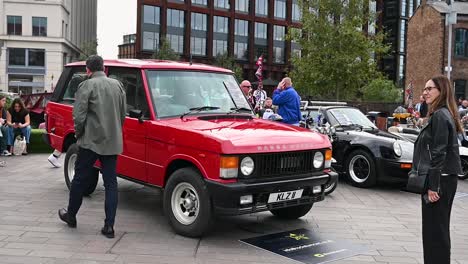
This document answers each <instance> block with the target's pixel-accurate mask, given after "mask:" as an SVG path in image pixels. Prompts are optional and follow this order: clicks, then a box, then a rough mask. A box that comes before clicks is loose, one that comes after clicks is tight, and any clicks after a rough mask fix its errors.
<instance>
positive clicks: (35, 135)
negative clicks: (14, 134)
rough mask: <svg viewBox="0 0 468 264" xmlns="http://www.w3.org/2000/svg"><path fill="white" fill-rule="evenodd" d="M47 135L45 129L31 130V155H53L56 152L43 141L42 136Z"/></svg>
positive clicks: (29, 149) (29, 148)
mask: <svg viewBox="0 0 468 264" xmlns="http://www.w3.org/2000/svg"><path fill="white" fill-rule="evenodd" d="M44 133H46V131H45V130H43V129H31V137H30V138H29V142H30V144H29V147H28V152H29V153H51V152H52V151H54V150H53V149H52V148H51V147H50V146H49V145H47V144H46V143H45V142H44V140H43V139H42V135H43V134H44Z"/></svg>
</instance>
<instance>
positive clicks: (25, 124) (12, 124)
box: [7, 98, 31, 155]
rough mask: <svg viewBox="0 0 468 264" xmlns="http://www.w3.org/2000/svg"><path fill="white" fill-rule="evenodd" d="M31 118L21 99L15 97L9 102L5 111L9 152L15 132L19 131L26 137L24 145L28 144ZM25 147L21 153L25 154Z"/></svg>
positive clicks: (11, 148) (11, 150) (11, 149)
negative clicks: (9, 104) (9, 105)
mask: <svg viewBox="0 0 468 264" xmlns="http://www.w3.org/2000/svg"><path fill="white" fill-rule="evenodd" d="M30 124H31V118H30V117H29V111H28V110H27V109H26V108H25V107H24V103H23V101H21V99H19V98H16V99H15V100H13V102H12V103H11V107H10V109H9V110H8V112H7V126H8V131H7V145H8V147H9V148H10V152H13V144H14V142H15V133H19V132H21V134H22V135H23V136H24V137H25V139H26V146H28V145H29V138H30V136H31V125H30ZM27 149H28V148H27V147H26V148H25V150H24V151H23V153H22V154H23V155H27V154H28V152H27Z"/></svg>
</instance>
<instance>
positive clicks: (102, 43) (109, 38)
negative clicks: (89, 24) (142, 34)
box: [97, 0, 137, 59]
mask: <svg viewBox="0 0 468 264" xmlns="http://www.w3.org/2000/svg"><path fill="white" fill-rule="evenodd" d="M97 2H98V10H97V16H98V17H97V39H98V47H97V50H98V54H99V55H101V56H102V57H103V58H104V59H117V54H118V53H119V48H118V45H120V44H122V43H123V35H127V34H134V33H136V15H137V0H118V1H117V0H98V1H97Z"/></svg>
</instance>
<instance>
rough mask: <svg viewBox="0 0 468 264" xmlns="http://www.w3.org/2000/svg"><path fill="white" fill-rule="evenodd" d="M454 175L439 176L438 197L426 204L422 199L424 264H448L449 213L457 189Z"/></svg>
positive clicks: (456, 180) (456, 179)
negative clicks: (437, 199) (436, 199)
mask: <svg viewBox="0 0 468 264" xmlns="http://www.w3.org/2000/svg"><path fill="white" fill-rule="evenodd" d="M457 182H458V178H457V176H456V175H449V176H442V177H441V178H440V191H441V194H440V199H439V201H437V202H435V203H429V204H426V202H425V201H424V199H422V196H421V200H422V235H423V249H424V264H432V263H434V264H450V247H451V245H450V213H451V211H452V204H453V198H454V197H455V192H456V191H457Z"/></svg>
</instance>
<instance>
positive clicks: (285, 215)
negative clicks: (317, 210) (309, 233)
mask: <svg viewBox="0 0 468 264" xmlns="http://www.w3.org/2000/svg"><path fill="white" fill-rule="evenodd" d="M312 205H313V204H304V205H296V206H291V207H286V208H281V209H272V210H270V212H271V213H272V214H273V215H274V216H276V217H279V218H281V219H289V220H292V219H297V218H300V217H303V216H304V215H306V214H307V213H308V212H309V211H310V209H311V208H312Z"/></svg>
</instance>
